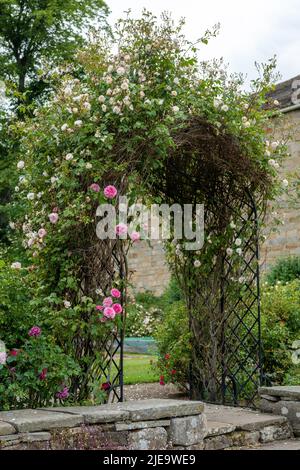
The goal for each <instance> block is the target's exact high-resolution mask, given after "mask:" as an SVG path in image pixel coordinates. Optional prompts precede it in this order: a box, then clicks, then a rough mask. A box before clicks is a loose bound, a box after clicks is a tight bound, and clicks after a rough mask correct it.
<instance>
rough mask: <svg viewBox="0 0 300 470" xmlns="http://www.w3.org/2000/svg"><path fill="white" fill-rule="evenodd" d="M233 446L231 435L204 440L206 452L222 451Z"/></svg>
mask: <svg viewBox="0 0 300 470" xmlns="http://www.w3.org/2000/svg"><path fill="white" fill-rule="evenodd" d="M231 446H232V439H231V438H230V437H229V434H226V435H223V436H214V437H208V438H205V439H204V450H222V449H226V448H227V447H231Z"/></svg>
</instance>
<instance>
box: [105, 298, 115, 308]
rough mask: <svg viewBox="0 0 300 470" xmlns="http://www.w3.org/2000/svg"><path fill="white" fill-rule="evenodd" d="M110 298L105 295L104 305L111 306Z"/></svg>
mask: <svg viewBox="0 0 300 470" xmlns="http://www.w3.org/2000/svg"><path fill="white" fill-rule="evenodd" d="M112 303H113V301H112V298H111V297H106V298H105V299H104V300H103V305H104V307H111V306H112Z"/></svg>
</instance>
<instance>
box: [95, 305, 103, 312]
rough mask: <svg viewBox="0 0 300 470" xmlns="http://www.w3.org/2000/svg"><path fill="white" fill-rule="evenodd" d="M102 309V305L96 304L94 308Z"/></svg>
mask: <svg viewBox="0 0 300 470" xmlns="http://www.w3.org/2000/svg"><path fill="white" fill-rule="evenodd" d="M103 309H104V307H103V306H102V305H96V310H100V311H101V310H103Z"/></svg>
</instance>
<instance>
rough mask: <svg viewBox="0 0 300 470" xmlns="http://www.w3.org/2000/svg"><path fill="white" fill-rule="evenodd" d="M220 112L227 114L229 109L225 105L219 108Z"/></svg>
mask: <svg viewBox="0 0 300 470" xmlns="http://www.w3.org/2000/svg"><path fill="white" fill-rule="evenodd" d="M221 110H222V111H225V113H227V111H228V110H229V107H228V106H227V104H223V106H222V107H221Z"/></svg>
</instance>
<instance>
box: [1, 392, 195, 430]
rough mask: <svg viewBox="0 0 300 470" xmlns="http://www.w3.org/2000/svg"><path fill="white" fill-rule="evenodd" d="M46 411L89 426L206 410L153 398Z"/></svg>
mask: <svg viewBox="0 0 300 470" xmlns="http://www.w3.org/2000/svg"><path fill="white" fill-rule="evenodd" d="M46 410H47V411H48V412H51V411H52V412H60V413H66V414H73V415H79V416H81V417H82V418H83V420H84V422H85V423H87V424H92V423H93V424H96V423H99V424H100V423H109V422H110V423H111V422H117V421H151V420H158V419H163V418H173V417H177V416H192V415H199V414H201V413H202V412H203V410H204V404H203V403H202V402H200V401H184V400H168V399H155V398H153V399H150V400H139V401H127V402H122V403H110V404H108V405H100V406H74V407H58V408H57V407H55V408H46ZM0 419H1V418H0Z"/></svg>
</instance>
